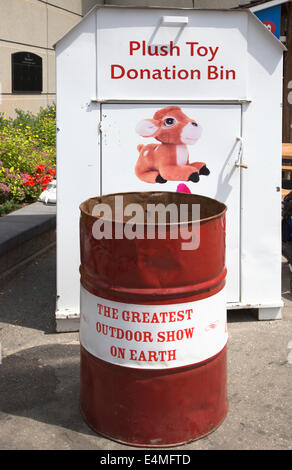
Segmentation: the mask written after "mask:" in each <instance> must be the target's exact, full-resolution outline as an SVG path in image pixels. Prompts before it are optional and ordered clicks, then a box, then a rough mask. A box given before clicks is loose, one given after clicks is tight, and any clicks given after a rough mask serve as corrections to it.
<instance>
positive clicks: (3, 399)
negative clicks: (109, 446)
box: [0, 344, 96, 436]
mask: <svg viewBox="0 0 292 470" xmlns="http://www.w3.org/2000/svg"><path fill="white" fill-rule="evenodd" d="M79 367H80V363H79V345H78V344H51V345H46V346H37V347H33V348H29V349H24V350H22V351H21V352H19V353H16V354H11V355H10V356H8V357H7V358H4V360H3V363H2V365H1V381H0V411H1V412H2V413H3V415H2V416H1V415H0V422H1V420H5V419H7V415H15V416H21V417H25V418H30V419H33V420H36V421H40V422H42V423H46V424H52V425H54V426H61V427H64V428H67V429H70V430H72V431H77V432H80V433H83V434H86V435H92V436H93V435H96V434H94V433H93V432H92V431H91V430H90V429H89V428H88V427H87V425H86V424H85V422H84V420H83V418H82V416H81V413H80V410H79Z"/></svg>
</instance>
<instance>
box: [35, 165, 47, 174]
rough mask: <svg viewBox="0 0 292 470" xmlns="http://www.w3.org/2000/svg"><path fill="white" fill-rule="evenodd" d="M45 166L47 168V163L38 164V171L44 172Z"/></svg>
mask: <svg viewBox="0 0 292 470" xmlns="http://www.w3.org/2000/svg"><path fill="white" fill-rule="evenodd" d="M45 168H46V167H45V165H42V164H41V165H38V166H37V167H36V171H37V172H38V173H43V172H44V171H45Z"/></svg>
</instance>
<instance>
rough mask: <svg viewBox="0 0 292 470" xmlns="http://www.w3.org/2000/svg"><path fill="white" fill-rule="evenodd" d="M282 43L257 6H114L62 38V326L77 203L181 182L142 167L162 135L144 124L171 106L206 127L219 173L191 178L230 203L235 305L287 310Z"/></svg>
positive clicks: (200, 157)
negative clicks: (154, 176)
mask: <svg viewBox="0 0 292 470" xmlns="http://www.w3.org/2000/svg"><path fill="white" fill-rule="evenodd" d="M283 48H284V47H283V45H282V44H281V43H280V41H278V40H277V38H276V37H275V36H274V35H273V34H271V33H270V32H269V31H268V30H267V29H266V28H265V26H264V25H263V24H262V23H261V22H260V21H259V20H258V19H257V18H256V17H255V16H254V15H253V14H252V13H251V12H249V11H248V10H230V11H219V10H193V9H191V8H190V9H179V8H177V9H167V8H165V9H163V8H135V7H120V8H119V7H105V6H96V8H94V9H92V10H91V12H90V13H89V14H88V15H87V16H86V17H85V18H83V19H82V21H80V23H78V24H77V25H76V26H75V28H73V29H72V30H71V31H70V32H69V33H68V34H67V35H66V36H65V37H64V38H63V39H62V40H60V41H59V42H58V43H57V45H56V57H57V127H58V129H59V131H58V134H57V296H58V297H57V298H58V300H57V311H56V321H57V329H58V330H60V331H61V330H74V329H78V327H79V283H80V276H79V264H80V259H79V204H80V203H81V202H82V201H84V200H85V199H88V198H89V197H94V196H96V195H99V194H105V193H113V192H117V191H119V192H120V191H122V192H126V191H137V190H141V191H153V190H159V191H160V190H170V191H175V190H176V188H177V185H178V184H179V183H180V182H181V181H167V182H166V183H164V184H159V183H153V184H152V183H149V182H148V183H146V182H144V181H141V180H140V179H139V178H138V177H137V176H136V174H135V171H134V168H135V165H136V162H137V159H138V150H137V146H138V145H141V144H149V143H151V142H152V143H155V142H157V141H156V140H155V138H153V137H149V138H145V137H141V135H139V134H137V133H136V131H135V129H136V125H137V123H138V122H139V121H141V120H143V119H151V118H152V117H153V115H154V113H155V112H156V111H157V110H159V109H162V108H164V107H168V106H178V107H180V108H181V110H182V111H183V112H184V113H185V114H186V115H187V116H189V117H193V118H194V119H195V120H196V121H197V122H198V123H199V124H200V126H201V127H202V135H201V137H200V139H199V140H198V141H197V142H196V143H195V144H194V145H188V151H189V159H190V162H194V161H197V162H198V161H199V162H202V161H203V162H206V164H207V167H208V168H209V169H210V171H211V173H210V175H208V176H203V175H202V176H201V177H200V181H199V182H198V183H192V182H190V181H188V182H186V184H187V185H188V187H189V189H190V190H191V191H192V192H193V193H198V194H202V195H206V196H210V197H213V198H216V199H218V200H220V201H222V202H224V203H225V204H226V205H227V209H228V210H227V226H226V233H227V240H226V244H227V253H226V255H227V269H228V274H227V296H228V305H227V307H228V308H229V309H232V308H237V309H240V308H257V309H258V311H259V318H260V319H272V318H281V306H282V301H281V122H282V108H281V100H282V67H283V59H282V55H283ZM157 143H158V142H157ZM184 158H185V149H182V154H180V159H181V160H182V161H183V160H184ZM168 179H170V178H168Z"/></svg>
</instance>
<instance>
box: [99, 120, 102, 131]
mask: <svg viewBox="0 0 292 470" xmlns="http://www.w3.org/2000/svg"><path fill="white" fill-rule="evenodd" d="M98 127H99V132H100V133H102V121H99V126H98Z"/></svg>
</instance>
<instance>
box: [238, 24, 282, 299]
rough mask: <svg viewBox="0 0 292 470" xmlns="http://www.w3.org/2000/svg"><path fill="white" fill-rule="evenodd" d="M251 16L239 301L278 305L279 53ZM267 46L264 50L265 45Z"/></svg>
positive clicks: (279, 225) (279, 286)
mask: <svg viewBox="0 0 292 470" xmlns="http://www.w3.org/2000/svg"><path fill="white" fill-rule="evenodd" d="M267 36H268V35H267V34H266V31H265V30H263V29H262V28H259V27H258V24H257V20H256V19H254V18H253V17H252V16H251V17H250V25H249V39H250V45H249V53H250V55H249V71H250V77H251V78H250V80H249V95H250V97H251V99H252V103H251V104H249V105H248V106H246V108H245V112H244V116H243V140H244V155H243V160H244V162H245V163H247V165H248V169H247V170H243V171H242V301H243V303H244V304H246V305H248V304H250V305H252V304H255V303H257V304H269V303H270V304H277V305H279V306H280V305H281V158H282V157H281V153H282V152H281V140H282V129H281V127H282V107H281V101H282V53H281V51H280V48H279V46H278V44H277V43H276V42H275V41H269V42H268V38H267ZM267 44H268V46H267Z"/></svg>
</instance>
